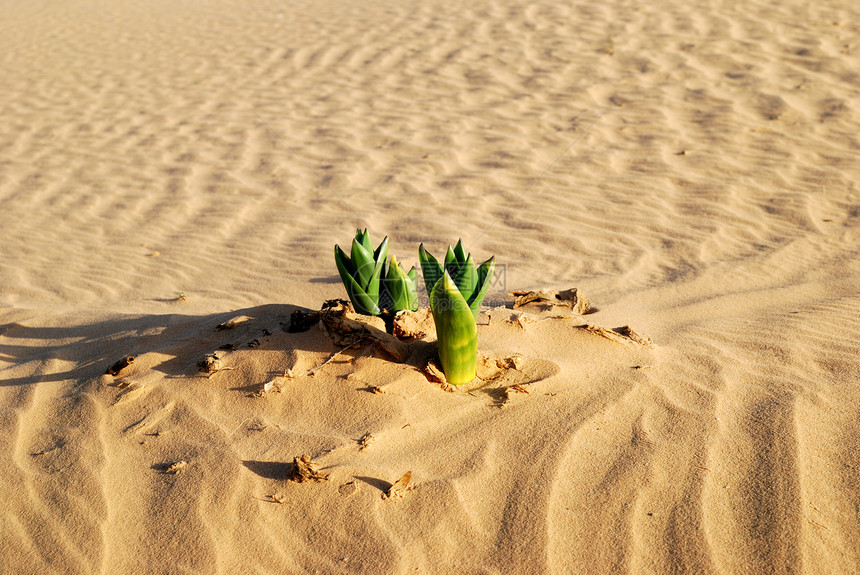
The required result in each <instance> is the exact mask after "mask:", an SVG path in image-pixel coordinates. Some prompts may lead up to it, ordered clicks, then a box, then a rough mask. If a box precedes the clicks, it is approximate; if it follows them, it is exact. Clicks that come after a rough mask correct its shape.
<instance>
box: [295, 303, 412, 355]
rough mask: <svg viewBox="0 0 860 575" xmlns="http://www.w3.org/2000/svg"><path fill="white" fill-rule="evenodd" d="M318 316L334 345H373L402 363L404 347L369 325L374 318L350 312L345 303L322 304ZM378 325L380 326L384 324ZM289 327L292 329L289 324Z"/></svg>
mask: <svg viewBox="0 0 860 575" xmlns="http://www.w3.org/2000/svg"><path fill="white" fill-rule="evenodd" d="M318 317H319V320H320V322H321V323H322V326H323V329H324V330H325V331H326V333H327V334H328V336H329V337H330V338H331V340H332V342H333V343H334V344H335V345H337V346H340V347H352V346H354V345H358V344H361V343H373V342H376V343H378V344H379V346H380V347H381V348H382V349H383V350H384V351H385V352H386V353H388V354H389V355H390V356H391V357H393V358H394V359H395V360H396V361H403V360H404V359H406V357H407V356H408V355H409V346H408V345H407V344H405V343H403V342H402V341H400V340H399V339H397V338H396V337H394V336H393V335H391V334H388V333H385V330H384V329H380V328H379V327H377V326H375V325H372V322H373V320H374V318H371V317H367V316H361V315H358V314H356V313H355V312H353V310H352V306H350V305H349V302H348V301H346V300H328V301H326V302H325V303H324V304H323V306H322V309H320V311H319V316H318ZM377 319H378V318H377ZM379 321H382V320H379ZM382 325H383V327H384V323H383V324H382ZM290 328H291V329H292V325H291V326H290Z"/></svg>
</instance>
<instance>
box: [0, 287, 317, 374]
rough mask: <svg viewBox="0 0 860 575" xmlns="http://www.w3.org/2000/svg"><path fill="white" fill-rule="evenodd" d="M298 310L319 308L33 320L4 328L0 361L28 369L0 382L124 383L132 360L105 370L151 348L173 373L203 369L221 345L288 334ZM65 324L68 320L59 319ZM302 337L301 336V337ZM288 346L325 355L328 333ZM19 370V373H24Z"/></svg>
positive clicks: (162, 365)
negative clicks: (59, 323) (203, 361)
mask: <svg viewBox="0 0 860 575" xmlns="http://www.w3.org/2000/svg"><path fill="white" fill-rule="evenodd" d="M295 310H303V311H307V312H310V311H315V310H309V309H307V308H302V307H299V306H295V305H290V304H267V305H261V306H255V307H249V308H244V309H238V310H232V311H228V312H220V313H213V314H208V315H183V314H180V313H169V314H155V315H119V316H117V317H112V318H109V319H106V320H101V321H94V322H87V321H82V322H80V323H78V324H76V325H63V326H56V327H55V326H50V325H48V326H44V325H42V326H38V325H36V326H31V325H27V321H26V320H25V321H20V322H11V323H6V324H2V325H0V361H3V362H7V363H9V364H11V365H12V366H23V365H26V366H27V369H28V371H29V373H28V374H24V375H17V376H16V377H10V378H6V379H3V380H2V381H0V387H9V386H25V385H33V384H36V383H44V382H60V381H70V380H71V381H76V382H79V383H82V382H85V381H89V380H96V379H100V378H102V377H108V378H111V379H112V380H113V381H116V382H117V383H120V382H121V381H122V378H123V376H125V375H126V374H128V373H132V372H133V371H134V370H135V369H136V367H137V365H138V364H137V362H132V363H130V364H129V365H128V367H126V368H124V369H123V370H122V371H120V372H119V373H118V374H117V375H116V376H112V375H106V372H107V371H108V369H109V368H110V367H111V366H113V365H114V364H116V363H117V362H118V360H121V359H122V358H126V357H129V356H132V357H135V358H140V356H142V355H144V354H148V353H157V354H159V357H158V359H159V360H160V359H162V358H163V357H167V359H166V360H163V361H160V362H159V363H157V364H155V365H152V366H150V369H154V370H157V371H160V372H162V373H164V374H165V375H166V376H167V377H169V378H170V377H190V376H195V375H197V374H198V365H197V364H198V362H199V361H200V359H202V358H203V356H204V355H206V354H210V353H213V352H215V351H217V350H219V349H222V350H228V349H242V348H253V347H256V346H258V345H261V344H262V343H265V341H266V338H267V337H269V336H271V335H272V334H274V333H276V332H278V331H286V329H287V327H288V326H289V323H290V314H291V313H292V312H293V311H295ZM238 317H242V318H245V319H243V321H242V322H241V323H239V324H237V325H236V326H235V327H233V328H232V329H221V328H219V326H222V325H223V324H224V323H225V322H228V320H231V319H233V318H238ZM61 321H62V323H64V324H66V323H67V322H66V321H65V319H63V320H61ZM296 335H301V334H296ZM288 342H289V345H290V346H294V347H291V348H290V349H301V350H304V351H313V352H327V351H330V350H331V349H332V348H333V346H332V345H331V344H330V342H328V341H327V338H319V337H290V338H289V339H288ZM19 371H20V370H19Z"/></svg>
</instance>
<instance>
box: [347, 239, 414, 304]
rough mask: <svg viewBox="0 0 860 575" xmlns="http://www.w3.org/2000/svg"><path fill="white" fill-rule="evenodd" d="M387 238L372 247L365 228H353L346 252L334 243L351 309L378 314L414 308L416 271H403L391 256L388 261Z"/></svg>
mask: <svg viewBox="0 0 860 575" xmlns="http://www.w3.org/2000/svg"><path fill="white" fill-rule="evenodd" d="M386 260H388V237H387V236H386V237H385V239H383V240H382V242H381V243H380V244H379V246H377V248H376V249H373V244H372V243H371V241H370V234H369V233H368V232H367V230H356V231H355V237H354V238H353V240H352V247H351V249H350V255H349V256H347V255H346V253H345V252H344V251H343V250H342V249H340V246H337V245H336V246H334V261H335V264H336V265H337V271H338V272H339V273H340V279H341V281H342V282H343V285H344V287H346V292H347V294H348V295H349V300H350V301H351V302H352V306H353V307H354V308H355V311H357V312H358V313H361V314H364V315H379V314H381V313H382V312H383V311H389V312H392V313H394V312H398V311H401V310H406V309H408V310H412V311H415V310H417V309H418V289H417V272H416V271H415V268H414V267H413V268H412V269H410V270H409V272H406V271H404V269H403V266H402V265H400V262H398V261H397V258H395V257H394V256H392V257H391V263H390V264H388V263H387V261H386Z"/></svg>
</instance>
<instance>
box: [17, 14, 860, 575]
mask: <svg viewBox="0 0 860 575" xmlns="http://www.w3.org/2000/svg"><path fill="white" fill-rule="evenodd" d="M7 4H9V7H8V8H7V9H6V10H4V14H3V15H0V30H2V34H0V74H2V77H3V87H4V95H3V98H2V102H0V230H2V239H3V241H2V243H0V425H2V433H0V436H2V438H3V439H2V440H0V457H2V461H3V466H2V467H3V471H2V472H0V485H2V486H3V487H4V492H5V493H7V494H14V496H12V495H10V497H9V502H8V505H7V506H6V507H5V508H4V511H3V514H2V523H3V525H4V527H3V529H2V535H0V537H2V539H0V548H2V549H3V553H2V554H0V567H2V568H0V570H2V571H4V572H5V571H9V572H15V571H17V572H22V571H21V568H20V566H21V565H28V566H32V570H31V572H47V571H50V570H51V569H62V570H63V571H64V572H69V573H122V572H135V573H144V572H151V573H164V572H177V571H187V572H201V573H203V572H206V573H209V572H223V573H232V572H239V571H251V570H254V571H256V572H259V573H284V572H289V573H293V572H295V573H303V572H308V573H311V572H313V570H314V569H320V570H321V572H335V573H407V572H411V571H410V570H414V569H418V571H420V572H433V573H446V572H447V573H458V574H459V573H502V572H504V573H608V572H629V573H646V572H657V573H663V572H666V573H749V572H775V573H851V572H853V571H854V570H856V566H857V565H858V564H860V551H858V549H860V545H858V541H860V521H858V513H857V509H858V508H860V495H858V493H860V491H858V489H857V486H858V469H860V456H858V453H860V449H858V441H857V438H858V437H860V417H858V415H860V413H858V409H857V407H856V406H857V405H860V387H858V383H857V382H858V381H860V367H858V362H857V356H858V353H860V321H859V320H860V298H858V292H857V286H858V285H860V190H858V182H860V168H858V165H860V164H858V162H857V155H858V150H860V141H858V134H860V72H858V70H860V46H858V44H857V38H860V25H858V23H860V8H858V6H860V5H857V4H856V3H850V2H846V1H843V0H823V1H821V2H815V3H810V2H805V1H801V0H785V1H777V0H752V1H749V2H742V3H740V2H708V1H705V0H691V1H689V2H683V3H668V2H647V3H642V2H632V1H627V0H612V1H611V2H597V3H595V2H585V1H582V0H574V1H573V2H566V3H562V2H549V1H544V0H537V1H535V2H517V1H508V0H478V1H473V2H459V1H457V0H443V1H441V2H416V1H413V0H396V1H394V0H392V1H389V0H384V1H378V2H369V3H368V2H366V3H357V2H347V1H345V0H324V1H321V2H309V1H290V2H275V1H272V0H264V1H261V2H253V3H239V2H237V1H236V0H213V1H207V2H203V1H201V0H190V1H188V2H167V1H165V0H152V1H146V2H143V1H138V0H132V1H129V2H101V3H94V2H91V1H88V0H70V1H68V2H63V3H62V4H61V5H53V4H50V5H49V4H46V3H39V2H35V3H25V2H19V1H16V2H11V3H7ZM358 226H361V227H369V228H370V229H371V230H372V231H373V232H374V233H375V234H376V235H382V234H388V235H390V236H391V241H392V250H393V251H394V252H395V253H397V254H398V255H400V256H402V257H401V259H403V260H404V261H405V262H406V263H407V265H408V264H410V263H414V262H415V260H416V259H417V256H416V254H415V253H413V252H414V247H415V246H416V245H417V243H418V242H419V241H423V242H425V243H427V244H428V247H430V249H431V251H433V252H437V251H440V250H441V249H442V248H443V247H444V245H445V244H447V243H448V242H450V241H452V240H456V238H457V237H463V239H464V241H465V242H466V243H467V245H469V246H470V247H471V249H472V251H473V252H474V253H476V254H477V255H479V256H483V255H484V254H487V255H488V254H491V253H492V254H495V255H496V258H497V261H499V262H503V263H504V264H505V265H506V268H505V279H506V282H507V287H508V288H510V289H513V288H530V287H542V286H545V285H552V286H556V287H562V288H564V287H569V286H573V285H576V286H578V287H580V288H582V289H583V290H584V291H585V292H586V293H588V294H589V296H590V297H591V298H592V299H594V300H595V301H597V302H598V303H599V307H600V311H599V313H600V314H602V315H601V316H600V317H601V318H602V319H603V323H605V324H607V325H618V324H621V323H626V322H630V323H632V324H634V325H637V326H639V327H641V328H642V329H643V331H645V332H647V333H648V334H649V335H651V336H652V337H653V338H654V340H655V341H657V342H658V344H659V348H658V350H657V351H656V352H654V354H655V355H654V357H653V358H651V359H650V360H649V361H650V363H651V364H652V365H651V369H648V370H631V369H630V367H631V365H632V364H631V365H628V363H630V362H632V361H633V360H634V359H636V358H634V357H633V356H630V357H628V356H623V355H620V356H611V355H607V356H605V357H604V356H600V357H601V359H600V361H601V362H602V363H600V365H602V366H606V365H610V364H611V365H612V366H614V367H613V369H607V370H603V371H601V370H598V369H592V368H591V367H589V365H590V364H587V363H586V362H585V361H584V360H583V359H582V358H581V357H579V356H577V355H576V354H575V351H576V350H577V349H578V348H575V347H573V346H571V347H566V346H565V345H563V343H564V342H565V341H568V342H569V340H565V339H564V338H567V337H568V336H569V334H564V335H563V337H562V336H560V335H559V333H558V332H555V331H550V332H547V333H544V334H543V335H541V332H540V331H539V330H537V331H536V332H534V333H532V334H531V337H533V339H532V340H530V341H531V342H532V343H530V344H529V345H532V346H534V349H533V350H532V351H533V352H534V355H540V356H541V357H546V358H547V359H549V360H552V361H554V362H556V363H558V364H559V365H560V366H561V372H560V374H559V375H557V376H554V377H553V378H551V379H550V380H548V381H547V382H544V383H543V384H542V385H544V386H545V388H544V389H543V391H545V392H546V394H551V395H541V396H540V398H538V400H536V401H532V402H528V403H523V404H522V405H521V406H518V407H515V408H512V409H508V408H505V409H504V410H500V409H498V408H497V407H493V406H490V405H488V404H487V402H486V401H484V402H481V401H471V400H467V399H463V398H459V399H444V398H443V399H439V398H437V397H436V396H435V395H434V393H435V392H436V390H428V389H426V387H422V386H420V385H419V384H418V383H416V382H415V381H413V380H407V381H399V380H398V379H397V376H396V375H392V376H391V378H392V380H391V381H390V382H389V383H393V384H397V385H400V386H401V388H400V389H401V392H400V393H401V394H400V395H396V396H394V395H393V396H388V397H386V396H383V397H385V399H384V400H379V398H377V397H375V396H373V395H372V394H369V393H367V394H364V395H367V397H363V396H362V399H361V400H360V401H359V402H358V404H355V403H353V399H350V398H353V397H354V395H355V392H356V389H359V387H358V386H357V385H355V386H353V387H350V388H349V389H348V392H349V393H347V391H344V387H343V385H344V384H343V382H342V381H338V384H339V385H335V384H334V383H332V382H328V383H326V384H325V385H324V386H322V387H323V389H319V390H315V391H314V392H313V393H311V392H310V391H308V390H305V391H302V392H300V393H296V394H295V395H294V396H290V397H287V396H286V395H285V396H283V397H279V398H278V402H270V403H264V404H261V403H260V402H259V401H257V402H255V401H254V400H252V399H248V398H246V395H247V393H248V392H251V391H253V389H252V388H249V389H245V388H244V387H243V385H244V386H253V385H258V384H260V383H262V382H264V381H266V380H267V379H269V378H271V377H272V375H271V374H272V371H273V370H276V369H278V368H281V367H283V366H284V365H292V364H295V363H296V362H305V364H306V365H308V366H310V365H312V364H313V363H314V362H315V361H318V360H319V359H320V358H324V357H325V355H326V353H327V351H328V348H327V347H325V342H324V341H322V340H321V341H318V342H316V343H315V344H314V346H312V348H310V349H305V348H295V347H290V346H295V345H298V344H297V343H296V341H295V340H283V341H282V342H281V343H283V346H282V347H281V348H278V349H277V351H271V352H267V354H263V357H265V359H264V360H259V361H258V360H255V362H256V363H252V364H251V365H253V367H249V368H247V369H248V371H247V372H243V374H242V375H243V377H245V378H246V380H247V381H246V382H245V383H244V384H239V383H237V384H236V386H235V387H229V386H224V387H218V386H217V385H213V386H210V387H203V386H200V385H198V384H194V385H193V386H192V385H188V384H187V382H185V380H184V379H183V380H182V381H183V382H185V383H182V384H181V385H172V384H173V383H175V381H174V378H178V379H181V378H183V377H186V376H188V374H189V373H191V374H193V372H194V361H196V359H197V358H198V356H199V355H201V354H202V353H204V352H208V351H211V349H209V345H210V344H211V342H212V341H214V340H212V339H206V338H209V337H210V336H211V333H212V328H213V327H214V325H217V323H218V322H220V321H223V320H225V319H227V318H228V315H227V314H228V311H229V310H234V309H236V308H244V309H245V310H246V311H248V313H249V314H254V315H255V317H265V316H268V317H270V318H276V319H283V318H284V317H285V313H286V308H285V306H283V305H280V304H289V305H303V306H308V307H315V306H318V305H319V303H320V301H321V300H322V299H324V298H329V297H337V296H340V295H342V294H341V287H340V285H339V280H338V279H337V277H336V275H335V274H334V270H333V266H332V261H331V248H332V244H333V243H335V242H340V243H341V245H344V243H345V242H347V240H349V239H350V237H351V229H352V228H354V227H358ZM179 293H185V294H187V296H188V297H187V299H182V298H178V297H177V296H178V294H179ZM499 296H501V293H497V294H495V296H494V295H491V296H490V299H492V298H493V297H499ZM276 303H277V304H279V305H276ZM93 310H96V311H93ZM233 315H235V314H233ZM105 318H107V319H105ZM276 319H275V320H273V321H272V323H271V325H270V326H268V327H271V328H272V329H273V330H277V329H278V328H279V326H278V324H277V321H276ZM281 337H285V336H281ZM559 337H562V341H561V342H559V341H558V338H559ZM131 348H134V350H136V351H135V353H140V354H142V357H141V359H140V361H139V362H138V364H136V367H135V369H137V370H139V371H136V372H135V373H136V374H137V376H136V377H137V379H135V385H133V386H131V387H130V388H128V389H126V390H123V391H122V392H121V393H120V392H119V390H117V389H115V388H114V387H112V386H108V385H107V383H106V382H105V380H104V376H103V373H104V369H105V366H106V364H109V363H110V362H111V361H113V360H115V359H116V358H117V357H120V356H122V355H124V354H127V353H132V352H131V351H129V350H130V349H131ZM571 349H573V350H574V351H571ZM261 353H262V352H261ZM619 358H621V359H619ZM622 359H623V360H624V361H623V362H622V361H621V360H622ZM627 359H629V360H630V361H629V362H627ZM618 362H621V363H618ZM624 362H626V363H624ZM622 363H623V365H622ZM619 366H620V367H619ZM616 368H617V369H616ZM344 377H346V375H345V374H344ZM407 379H408V378H407ZM398 382H399V383H398ZM365 385H367V384H365ZM326 386H328V387H326ZM350 394H352V395H350ZM552 394H554V395H552ZM320 397H323V398H324V399H322V400H321V399H320ZM237 398H244V399H237ZM246 399H247V402H246V403H243V401H245V400H246ZM377 400H379V401H377ZM446 402H447V403H446ZM326 410H330V411H326ZM330 412H331V413H338V414H344V415H342V417H341V418H340V419H338V420H337V421H336V422H332V421H329V420H328V419H325V418H320V417H319V414H320V413H330ZM422 414H424V415H423V416H422ZM428 414H432V417H431V416H430V415H428ZM434 417H435V419H434ZM256 418H262V419H261V421H263V420H265V422H268V423H267V424H266V425H263V424H260V425H263V427H264V428H266V429H269V432H271V431H272V429H274V427H273V426H274V425H276V424H278V423H277V422H283V421H287V420H289V421H291V422H292V426H291V427H290V428H289V429H278V430H276V431H275V432H274V433H272V434H270V436H265V435H264V434H262V435H261V433H257V432H255V431H254V428H253V426H254V425H256V424H255V423H254V422H255V421H257V419H256ZM407 423H409V424H410V425H411V431H409V432H408V434H404V433H405V432H403V431H402V429H403V426H404V425H406V424H407ZM278 425H280V424H278ZM267 426H268V427H267ZM369 426H370V427H374V429H376V430H378V432H379V434H380V436H381V438H382V439H384V437H385V436H386V434H387V435H388V436H389V437H391V438H396V441H397V448H396V449H394V448H392V449H390V450H386V449H384V448H382V449H380V450H379V451H377V452H375V453H374V452H371V453H370V455H367V457H365V458H364V459H361V458H360V457H359V456H358V455H356V453H353V452H352V451H350V450H349V449H347V447H348V446H353V444H354V441H355V439H356V438H357V437H360V436H361V435H362V433H364V432H365V431H367V428H368V427H369ZM285 427H287V426H286V425H285ZM191 428H193V429H194V430H195V431H194V433H193V434H188V433H187V429H191ZM269 432H266V433H269ZM160 434H166V435H164V437H166V438H167V440H166V441H162V439H163V437H162V435H160ZM171 434H172V435H171ZM487 437H492V440H489V441H487V440H485V439H486V438H487ZM478 438H480V439H478ZM380 445H384V441H380ZM452 445H456V446H457V449H455V450H453V451H454V453H453V454H452V449H451V447H450V446H452ZM303 450H307V451H310V452H313V453H314V454H319V455H321V456H325V457H327V458H328V459H327V460H326V461H327V462H328V464H329V465H330V466H331V467H332V468H335V469H341V470H344V469H347V470H352V471H354V472H355V473H356V474H366V475H362V477H365V479H366V481H364V482H363V483H362V484H361V488H362V490H364V491H360V492H359V495H360V496H358V497H354V498H352V499H349V500H347V502H346V503H344V501H343V500H342V499H338V498H332V497H328V496H325V497H322V496H321V497H317V498H305V499H302V497H303V496H301V495H300V494H301V493H307V492H294V493H293V495H290V497H292V499H289V502H290V505H280V506H279V505H277V504H272V503H271V502H268V503H266V502H263V499H264V498H265V496H266V495H268V494H269V493H268V492H269V491H276V490H277V489H278V485H280V484H279V483H278V481H280V480H282V479H283V476H284V467H283V464H285V463H284V462H287V461H290V460H291V458H292V457H293V456H295V455H297V454H298V453H297V451H303ZM142 454H145V455H142ZM362 457H364V456H362ZM181 460H188V461H189V462H190V465H189V466H188V467H187V468H186V469H185V470H184V471H182V472H181V473H179V474H176V475H174V474H170V473H165V472H164V471H165V470H166V469H167V468H168V467H169V465H170V464H172V463H176V462H177V461H181ZM273 462H274V463H273ZM278 462H281V464H279V463H278ZM407 467H409V468H411V469H412V471H413V472H414V474H415V477H416V478H420V483H419V485H418V487H417V488H416V490H415V492H414V493H413V494H412V495H414V497H410V498H407V499H404V500H403V501H401V502H399V503H398V504H397V505H387V504H385V503H384V502H383V501H382V500H381V499H379V500H378V501H377V498H376V497H374V498H373V499H372V500H371V498H369V497H365V496H364V495H363V493H365V492H367V490H372V489H377V490H379V487H380V485H382V484H381V483H380V481H381V479H380V478H381V477H388V478H390V480H391V481H393V480H394V479H396V475H397V474H398V473H401V472H402V471H405V469H406V468H407ZM297 493H298V495H297ZM373 493H374V495H375V494H376V493H375V492H373ZM236 494H241V496H239V497H237V496H236ZM303 501H304V503H302V502H303ZM300 504H301V505H300ZM302 505H304V506H302ZM165 518H167V519H165ZM297 541H298V542H301V543H302V544H300V545H292V544H287V543H286V542H297ZM333 548H338V549H343V554H342V555H339V556H337V557H334V556H332V555H331V553H329V552H328V550H330V549H333ZM319 549H325V550H326V551H325V552H320V551H319ZM165 556H168V557H170V558H171V561H172V564H170V565H168V564H166V563H164V560H163V558H164V557H165ZM344 558H345V560H344ZM171 569H174V571H171Z"/></svg>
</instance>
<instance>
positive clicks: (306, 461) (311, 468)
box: [290, 455, 328, 483]
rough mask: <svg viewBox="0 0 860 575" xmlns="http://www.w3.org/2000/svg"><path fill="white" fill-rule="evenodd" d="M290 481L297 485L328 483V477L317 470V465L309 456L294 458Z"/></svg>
mask: <svg viewBox="0 0 860 575" xmlns="http://www.w3.org/2000/svg"><path fill="white" fill-rule="evenodd" d="M290 479H292V480H293V481H295V482H296V483H304V482H305V481H328V475H327V474H325V473H321V472H320V471H318V470H317V469H316V465H314V462H313V461H311V458H310V457H309V456H307V455H302V456H301V457H294V458H293V469H292V471H290Z"/></svg>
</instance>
